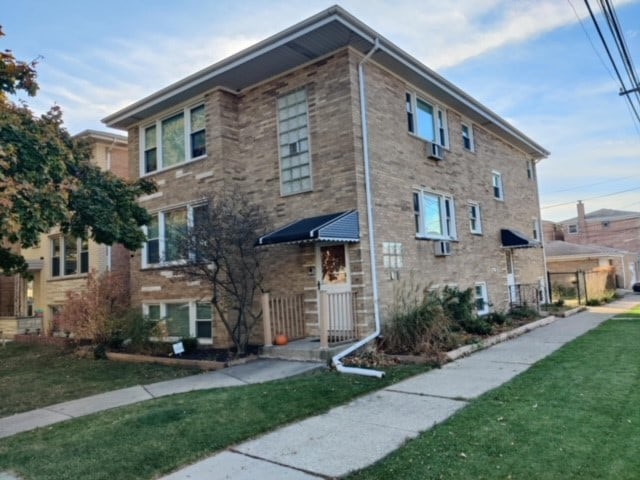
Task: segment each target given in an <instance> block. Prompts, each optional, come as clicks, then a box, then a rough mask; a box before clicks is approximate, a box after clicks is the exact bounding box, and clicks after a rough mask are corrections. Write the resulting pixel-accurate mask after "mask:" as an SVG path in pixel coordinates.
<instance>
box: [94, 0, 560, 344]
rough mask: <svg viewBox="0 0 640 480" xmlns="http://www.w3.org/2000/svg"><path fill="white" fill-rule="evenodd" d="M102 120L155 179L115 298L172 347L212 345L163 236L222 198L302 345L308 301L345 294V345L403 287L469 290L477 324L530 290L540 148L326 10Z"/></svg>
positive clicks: (203, 312)
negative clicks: (289, 310)
mask: <svg viewBox="0 0 640 480" xmlns="http://www.w3.org/2000/svg"><path fill="white" fill-rule="evenodd" d="M104 122H105V123H106V124H107V125H108V126H109V127H112V128H119V129H122V130H126V131H127V132H128V137H129V159H130V175H131V177H133V178H137V177H139V176H144V177H148V178H152V179H154V180H155V181H156V182H157V184H158V191H157V192H156V193H154V194H152V195H149V196H147V197H144V198H141V199H140V202H141V204H142V205H144V206H145V207H146V208H147V209H148V210H149V211H150V212H151V213H152V214H153V217H154V220H153V223H152V224H151V226H150V227H149V228H148V230H147V235H148V239H149V240H148V243H147V245H146V246H145V248H143V249H141V250H140V251H139V252H137V254H136V255H135V256H134V257H133V258H132V262H131V292H132V300H133V303H134V304H136V305H140V306H141V308H142V309H143V311H144V312H145V313H146V314H147V315H149V316H150V317H153V318H168V319H171V320H172V325H173V327H172V328H173V331H174V334H175V335H176V336H179V335H182V334H189V335H193V336H197V337H198V338H199V339H200V340H201V341H202V342H203V343H207V342H208V343H213V344H214V345H220V346H226V345H227V337H226V333H225V332H224V330H223V328H222V326H221V325H219V324H218V323H217V322H216V320H215V318H212V310H211V306H210V304H209V303H208V299H209V298H210V292H209V291H207V289H206V288H204V287H203V286H202V285H200V284H199V283H198V282H186V281H185V280H184V279H181V278H176V274H175V272H174V271H173V270H172V269H171V263H172V262H174V261H179V260H180V259H179V258H175V251H176V249H175V248H173V247H174V245H172V244H171V242H172V240H171V235H170V228H171V227H172V226H175V225H183V226H184V225H187V224H191V223H192V222H194V219H196V218H197V217H198V215H197V212H198V210H197V209H198V208H199V206H200V205H201V202H202V198H203V197H205V196H207V195H208V194H210V193H212V192H215V193H221V192H224V191H226V190H228V189H236V190H239V191H241V192H243V193H244V194H246V196H247V198H249V199H250V201H251V202H255V203H257V204H260V205H261V206H263V207H264V209H265V210H266V212H267V213H268V216H269V218H268V220H269V223H270V225H271V227H272V231H271V232H269V233H268V234H266V235H265V236H263V237H261V238H260V239H259V243H261V244H262V245H263V246H262V247H260V248H265V249H269V255H268V259H267V265H266V268H265V269H264V271H265V275H266V282H267V287H268V290H269V292H270V294H271V295H272V296H278V295H291V294H296V295H298V296H299V297H300V298H301V299H302V303H301V305H302V306H301V312H302V313H301V315H302V317H303V328H304V332H305V333H304V334H305V335H315V334H317V333H318V322H319V320H318V298H319V293H318V292H319V291H320V292H329V293H331V294H336V295H338V294H340V293H346V294H347V295H349V296H350V297H349V298H351V299H352V300H353V299H355V301H353V302H351V303H349V302H348V303H349V304H350V305H355V308H354V312H353V315H352V320H353V322H355V323H357V324H358V325H359V329H358V332H360V333H359V335H360V336H362V335H364V334H366V333H368V332H370V331H371V330H372V329H373V324H374V317H375V315H380V316H381V317H382V319H383V320H384V316H385V312H386V306H388V305H389V304H390V303H391V302H392V301H393V297H394V289H396V288H402V284H403V282H405V281H409V280H411V281H412V282H414V283H416V284H419V285H424V286H425V287H427V286H432V287H434V286H440V287H442V286H444V285H456V286H458V287H459V288H463V289H464V288H472V289H474V291H475V293H476V295H477V296H478V297H479V298H482V299H483V300H484V301H485V302H484V303H483V304H482V307H481V313H482V312H486V311H489V309H494V310H505V309H507V308H508V307H509V305H510V302H512V301H513V300H514V297H516V296H517V295H518V294H515V293H513V292H516V290H517V287H518V286H520V285H523V286H524V285H526V286H531V287H532V288H533V289H534V290H535V295H536V296H537V295H538V292H544V290H545V289H544V278H545V267H544V258H543V252H542V249H541V248H539V247H540V223H539V218H540V217H539V201H538V194H537V191H538V189H537V180H536V163H537V162H538V161H539V160H541V159H542V158H545V157H546V156H547V155H548V152H547V151H546V150H545V149H544V148H542V147H541V146H540V145H538V144H537V143H535V142H534V141H533V140H531V139H530V138H528V137H527V136H525V135H524V134H523V133H521V132H520V131H518V130H517V129H515V128H514V127H513V126H511V125H510V124H508V123H507V122H506V121H505V120H503V119H502V118H500V117H499V116H498V115H496V114H495V113H493V112H492V111H491V110H489V109H487V108H486V107H485V106H483V105H481V104H480V103H478V102H477V101H476V100H474V99H473V98H471V97H470V96H469V95H468V94H466V93H465V92H463V91H462V90H460V89H459V88H457V87H455V86H454V85H452V84H451V83H449V82H448V81H446V80H445V79H444V78H442V77H441V76H439V75H438V74H437V73H435V72H434V71H432V70H430V69H429V68H427V67H426V66H424V65H422V64H421V63H420V62H418V61H417V60H416V59H414V58H412V57H411V56H409V55H408V54H407V53H406V52H404V51H402V50H401V49H400V48H398V47H397V46H395V45H394V44H393V43H391V42H389V41H388V40H386V39H385V38H384V37H382V36H380V35H379V34H378V33H377V32H375V31H374V30H372V29H371V28H369V27H368V26H367V25H365V24H363V23H362V22H360V21H359V20H358V19H356V18H354V17H353V16H351V15H350V14H348V13H347V12H345V11H344V10H343V9H341V8H340V7H337V6H334V7H331V8H329V9H327V10H325V11H323V12H320V13H319V14H317V15H315V16H313V17H311V18H309V19H307V20H304V21H302V22H300V23H298V24H296V25H294V26H292V27H290V28H288V29H286V30H285V31H283V32H281V33H278V34H276V35H274V36H272V37H270V38H268V39H266V40H264V41H262V42H260V43H258V44H256V45H254V46H253V47H250V48H248V49H246V50H244V51H242V52H240V53H238V54H236V55H234V56H232V57H229V58H227V59H225V60H222V61H221V62H219V63H216V64H214V65H212V66H210V67H207V68H205V69H204V70H201V71H199V72H196V73H194V74H193V75H191V76H189V77H187V78H185V79H183V80H180V81H178V82H177V83H175V84H173V85H170V86H168V87H166V88H164V89H163V90H160V91H159V92H156V93H154V94H152V95H150V96H149V97H146V98H143V99H142V100H140V101H138V102H136V103H134V104H133V105H131V106H128V107H126V108H124V109H123V110H120V111H118V112H116V113H114V114H112V115H110V116H109V117H107V118H105V119H104ZM370 222H371V223H370ZM521 232H524V233H521ZM372 260H373V265H372ZM510 292H512V294H511V295H510ZM375 299H377V300H378V302H377V305H378V306H379V308H378V309H377V312H376V308H375V307H376V302H375V301H374V300H375ZM345 308H347V309H348V308H351V307H345Z"/></svg>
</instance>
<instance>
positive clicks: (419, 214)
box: [412, 189, 458, 240]
mask: <svg viewBox="0 0 640 480" xmlns="http://www.w3.org/2000/svg"><path fill="white" fill-rule="evenodd" d="M416 195H417V199H418V202H417V204H416ZM427 196H428V197H436V198H437V199H438V210H439V214H440V228H441V229H442V234H440V235H437V234H429V233H427V232H426V226H425V218H424V215H425V212H424V198H425V197H427ZM412 197H413V198H412V200H413V205H414V218H415V219H416V228H417V231H416V238H425V239H434V240H457V238H458V233H457V229H456V209H455V202H454V199H453V197H452V196H451V195H447V194H444V193H439V192H434V191H431V190H426V189H415V190H414V191H413V196H412ZM416 207H417V208H416ZM447 207H448V208H447ZM447 210H448V213H449V214H448V215H447Z"/></svg>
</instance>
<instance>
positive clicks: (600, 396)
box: [349, 307, 640, 480]
mask: <svg viewBox="0 0 640 480" xmlns="http://www.w3.org/2000/svg"><path fill="white" fill-rule="evenodd" d="M620 317H622V318H629V317H637V318H638V320H640V307H638V308H635V309H634V310H632V311H631V312H629V313H626V314H623V315H620ZM638 320H635V319H634V320H609V321H608V322H606V323H605V324H603V325H602V326H600V327H599V328H597V329H596V330H594V331H591V332H589V333H587V334H586V335H584V336H583V337H581V338H578V339H577V340H576V341H574V342H572V343H570V344H568V345H566V346H565V347H564V348H562V349H561V350H559V351H557V352H556V353H555V354H553V355H551V356H550V357H548V358H547V359H545V360H542V361H541V362H539V363H537V364H536V365H534V366H533V367H532V368H531V369H530V370H528V371H527V372H525V373H523V374H522V375H520V376H519V377H517V378H515V379H514V380H513V381H512V382H510V383H508V384H507V385H505V386H503V387H501V388H498V389H496V390H494V391H492V392H489V393H488V394H486V395H484V396H483V397H481V398H480V399H479V400H477V401H474V402H473V403H471V404H470V405H469V406H468V407H467V408H465V409H464V410H462V411H460V412H459V413H458V414H457V415H455V416H453V417H452V418H450V419H449V420H448V421H446V422H445V423H443V424H441V425H439V426H437V427H436V428H434V429H432V430H430V431H428V432H426V433H424V434H422V435H421V436H420V437H419V438H418V439H416V440H414V441H411V442H409V443H408V444H407V445H406V446H405V447H403V448H401V449H399V450H398V451H396V452H394V453H393V454H391V455H390V456H389V457H388V458H386V459H384V460H383V461H381V462H379V463H378V464H377V465H374V466H373V467H370V468H368V469H365V470H363V471H361V472H358V473H356V474H354V475H352V476H350V477H349V478H350V479H351V480H370V479H380V480H382V479H384V480H387V479H403V480H412V479H416V480H418V479H420V480H424V479H431V478H433V479H436V478H437V479H440V478H446V479H449V478H450V479H494V478H504V479H532V478H535V479H550V480H551V479H554V480H555V479H560V478H562V479H569V478H576V479H578V478H580V479H594V478H598V479H616V480H619V479H637V478H639V476H640V455H639V454H638V438H640V348H639V344H640V321H638Z"/></svg>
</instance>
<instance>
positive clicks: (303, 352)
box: [260, 338, 351, 362]
mask: <svg viewBox="0 0 640 480" xmlns="http://www.w3.org/2000/svg"><path fill="white" fill-rule="evenodd" d="M350 345H351V343H343V344H340V345H336V346H330V347H329V348H328V349H326V350H321V349H320V341H319V340H318V339H315V338H304V339H302V340H295V341H293V342H289V343H288V344H287V345H283V346H278V345H274V346H272V347H263V348H262V354H261V355H260V356H261V357H263V358H280V359H285V360H300V361H304V362H328V361H329V360H331V357H333V356H334V355H336V354H337V353H340V352H341V351H343V350H346V349H347V348H348V347H349V346H350Z"/></svg>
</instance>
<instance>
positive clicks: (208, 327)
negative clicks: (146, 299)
mask: <svg viewBox="0 0 640 480" xmlns="http://www.w3.org/2000/svg"><path fill="white" fill-rule="evenodd" d="M142 313H143V315H144V316H145V317H147V318H148V319H149V320H154V321H164V322H165V327H166V332H167V334H168V336H169V339H171V340H177V339H179V338H183V337H195V338H197V339H198V340H199V341H200V342H202V343H211V342H212V339H213V310H212V307H211V304H210V303H207V302H198V301H193V300H176V301H162V302H157V303H145V304H143V305H142Z"/></svg>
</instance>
